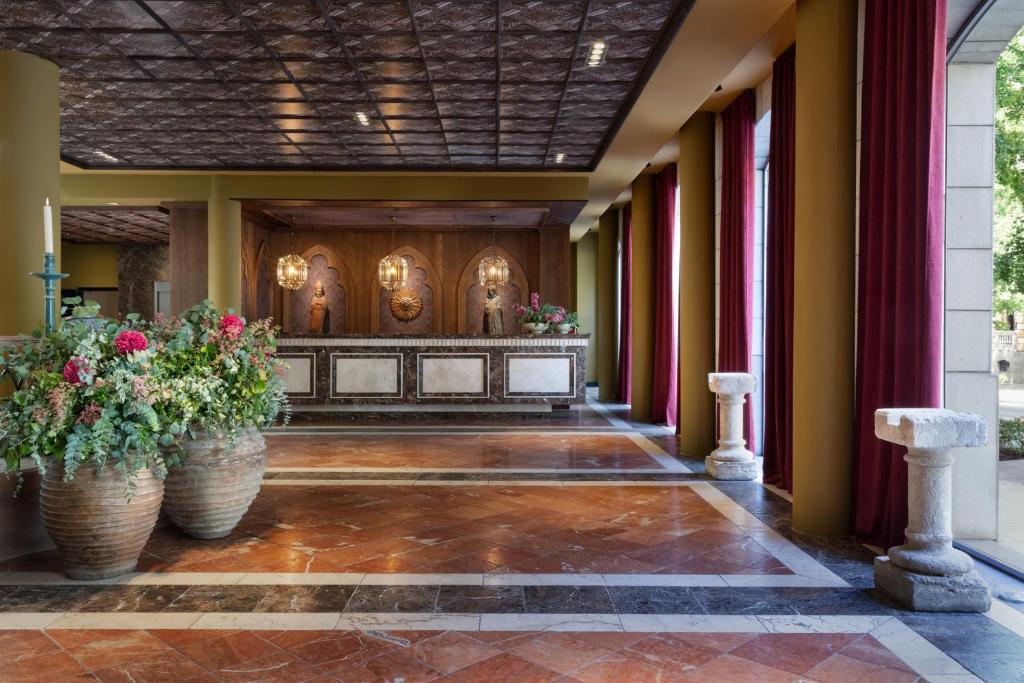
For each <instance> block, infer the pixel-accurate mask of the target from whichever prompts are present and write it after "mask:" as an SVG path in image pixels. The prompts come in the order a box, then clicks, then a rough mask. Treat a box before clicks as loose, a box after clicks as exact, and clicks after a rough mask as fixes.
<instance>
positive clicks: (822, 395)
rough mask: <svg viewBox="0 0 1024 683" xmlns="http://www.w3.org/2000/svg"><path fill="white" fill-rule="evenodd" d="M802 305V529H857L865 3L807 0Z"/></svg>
mask: <svg viewBox="0 0 1024 683" xmlns="http://www.w3.org/2000/svg"><path fill="white" fill-rule="evenodd" d="M796 42H797V45H799V48H798V49H797V52H796V209H795V215H796V226H795V238H794V241H795V250H794V291H795V293H794V298H793V309H794V314H793V318H794V319H793V527H794V528H795V529H797V530H798V531H801V532H803V533H807V534H814V535H819V536H838V535H844V534H847V533H849V531H850V501H851V497H852V486H853V477H852V463H853V382H854V375H853V368H854V353H853V349H854V303H855V284H854V283H855V278H854V273H855V270H854V268H855V263H854V254H855V234H856V233H855V206H856V138H857V135H856V113H857V102H856V92H857V0H799V2H798V3H797V39H796Z"/></svg>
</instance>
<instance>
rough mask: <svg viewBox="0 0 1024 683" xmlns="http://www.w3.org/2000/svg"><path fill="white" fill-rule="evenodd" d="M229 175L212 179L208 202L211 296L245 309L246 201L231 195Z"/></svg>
mask: <svg viewBox="0 0 1024 683" xmlns="http://www.w3.org/2000/svg"><path fill="white" fill-rule="evenodd" d="M227 185H228V183H227V178H225V177H224V176H219V175H215V176H213V177H212V178H211V179H210V199H209V202H208V204H207V206H208V208H207V240H208V241H207V257H208V261H207V267H208V273H207V276H208V283H209V286H208V291H207V296H208V297H209V298H210V299H212V300H213V302H214V303H215V304H216V305H217V306H219V307H220V308H232V309H234V310H235V311H241V309H242V204H241V202H236V201H233V200H232V199H231V198H230V197H229V196H228V187H227Z"/></svg>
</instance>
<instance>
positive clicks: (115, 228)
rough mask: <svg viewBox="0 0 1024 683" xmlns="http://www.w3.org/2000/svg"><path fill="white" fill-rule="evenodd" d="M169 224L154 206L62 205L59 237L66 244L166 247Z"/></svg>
mask: <svg viewBox="0 0 1024 683" xmlns="http://www.w3.org/2000/svg"><path fill="white" fill-rule="evenodd" d="M170 235H171V221H170V217H169V216H168V215H167V212H165V211H163V210H161V209H160V207H157V206H130V207H128V206H125V207H116V206H65V207H62V208H61V210H60V238H61V239H62V240H64V241H67V242H80V243H87V244H88V243H94V244H95V243H106V244H167V243H168V242H169V241H170Z"/></svg>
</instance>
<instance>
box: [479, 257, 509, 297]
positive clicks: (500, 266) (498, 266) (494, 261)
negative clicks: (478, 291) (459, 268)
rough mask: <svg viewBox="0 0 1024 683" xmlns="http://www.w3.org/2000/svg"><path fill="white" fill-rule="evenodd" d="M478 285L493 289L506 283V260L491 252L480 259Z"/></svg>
mask: <svg viewBox="0 0 1024 683" xmlns="http://www.w3.org/2000/svg"><path fill="white" fill-rule="evenodd" d="M479 275H480V286H482V287H486V288H487V289H495V288H497V287H501V286H504V285H507V284H508V261H506V260H505V259H503V258H502V257H500V256H498V255H497V254H491V255H489V256H484V257H483V258H482V259H480V267H479Z"/></svg>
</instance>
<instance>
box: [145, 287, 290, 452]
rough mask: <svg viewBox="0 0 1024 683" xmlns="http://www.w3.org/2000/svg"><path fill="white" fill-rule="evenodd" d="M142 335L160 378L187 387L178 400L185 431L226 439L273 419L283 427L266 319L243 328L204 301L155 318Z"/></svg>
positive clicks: (283, 404)
mask: <svg viewBox="0 0 1024 683" xmlns="http://www.w3.org/2000/svg"><path fill="white" fill-rule="evenodd" d="M147 331H148V332H149V334H150V336H151V338H152V339H154V340H155V343H156V345H157V349H158V351H159V352H160V353H159V354H158V359H157V364H158V365H159V366H160V370H161V373H163V374H164V375H166V376H167V377H169V378H172V379H174V380H179V381H182V382H185V383H186V384H187V385H188V386H189V389H188V390H187V391H186V392H185V395H184V396H183V397H182V401H183V402H184V403H186V405H187V412H188V414H189V416H190V418H191V420H190V424H189V428H190V430H193V431H194V430H196V429H199V430H202V431H205V432H217V433H225V434H227V435H229V436H231V435H233V434H234V433H235V432H237V431H238V430H239V429H243V428H246V427H265V426H267V425H269V424H271V423H272V422H274V420H275V419H277V418H278V416H279V415H283V419H284V421H286V422H287V420H288V417H289V413H288V403H287V397H286V396H285V393H284V380H283V379H282V377H281V374H282V372H283V368H282V366H281V364H280V362H279V361H278V360H277V359H276V357H275V354H276V350H277V342H276V339H275V329H274V328H273V326H272V323H271V321H270V320H269V319H268V320H257V321H254V322H251V323H247V322H246V321H245V320H244V319H242V318H240V317H239V316H237V315H235V314H233V313H230V312H228V313H224V314H221V313H220V312H219V311H218V310H217V309H216V308H215V307H214V306H213V303H212V302H210V301H204V302H203V303H201V304H197V305H196V306H193V307H192V308H191V309H189V310H188V311H186V312H185V313H184V314H183V315H182V316H181V317H180V318H159V317H158V319H157V320H156V321H154V322H153V323H150V324H149V325H148V326H147Z"/></svg>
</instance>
